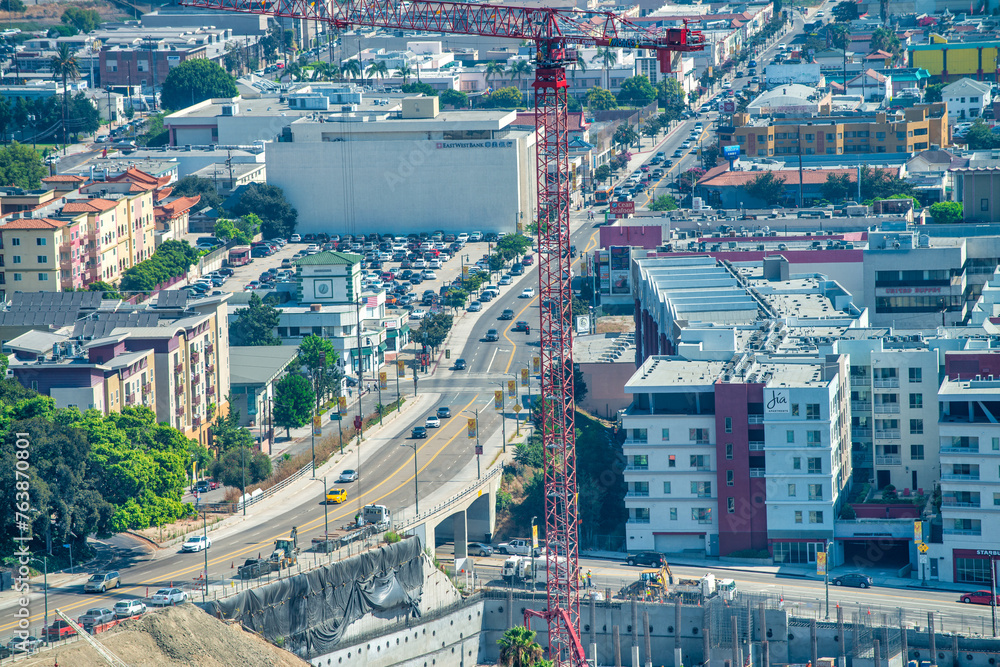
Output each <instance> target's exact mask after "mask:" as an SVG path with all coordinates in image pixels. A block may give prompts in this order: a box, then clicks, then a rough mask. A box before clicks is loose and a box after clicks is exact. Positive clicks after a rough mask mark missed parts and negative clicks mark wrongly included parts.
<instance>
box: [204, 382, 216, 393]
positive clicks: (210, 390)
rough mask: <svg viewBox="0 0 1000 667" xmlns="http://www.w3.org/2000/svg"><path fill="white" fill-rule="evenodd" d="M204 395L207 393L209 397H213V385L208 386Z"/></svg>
mask: <svg viewBox="0 0 1000 667" xmlns="http://www.w3.org/2000/svg"><path fill="white" fill-rule="evenodd" d="M206 393H208V395H209V396H215V385H214V384H210V385H208V391H207V392H206Z"/></svg>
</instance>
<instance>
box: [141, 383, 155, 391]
mask: <svg viewBox="0 0 1000 667" xmlns="http://www.w3.org/2000/svg"><path fill="white" fill-rule="evenodd" d="M142 390H143V391H144V392H146V393H147V394H148V393H150V392H152V391H153V383H152V382H147V383H146V384H144V385H142Z"/></svg>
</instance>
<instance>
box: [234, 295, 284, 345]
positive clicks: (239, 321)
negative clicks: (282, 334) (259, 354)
mask: <svg viewBox="0 0 1000 667" xmlns="http://www.w3.org/2000/svg"><path fill="white" fill-rule="evenodd" d="M280 320H281V311H280V310H278V309H276V308H274V307H272V306H269V305H267V304H265V303H264V302H263V301H261V299H260V296H258V295H257V294H256V293H254V294H251V295H250V302H249V304H247V307H246V308H240V309H238V310H237V311H236V317H235V319H233V320H232V322H231V324H230V325H229V337H230V339H231V342H232V344H233V345H245V346H266V345H281V339H280V338H278V337H277V336H276V335H275V333H274V331H275V329H276V328H277V327H278V322H279V321H280Z"/></svg>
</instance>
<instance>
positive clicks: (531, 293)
mask: <svg viewBox="0 0 1000 667" xmlns="http://www.w3.org/2000/svg"><path fill="white" fill-rule="evenodd" d="M534 297H535V288H534V287H525V288H524V289H523V290H521V297H520V298H522V299H533V298H534Z"/></svg>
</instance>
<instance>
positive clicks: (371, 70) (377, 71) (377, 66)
mask: <svg viewBox="0 0 1000 667" xmlns="http://www.w3.org/2000/svg"><path fill="white" fill-rule="evenodd" d="M388 73H389V68H388V67H387V66H386V64H385V62H383V61H381V60H380V61H378V62H374V63H372V64H371V65H369V66H368V78H369V79H373V78H375V77H376V76H377V77H378V78H379V79H380V80H381V79H382V77H384V76H386V75H387V74H388Z"/></svg>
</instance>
